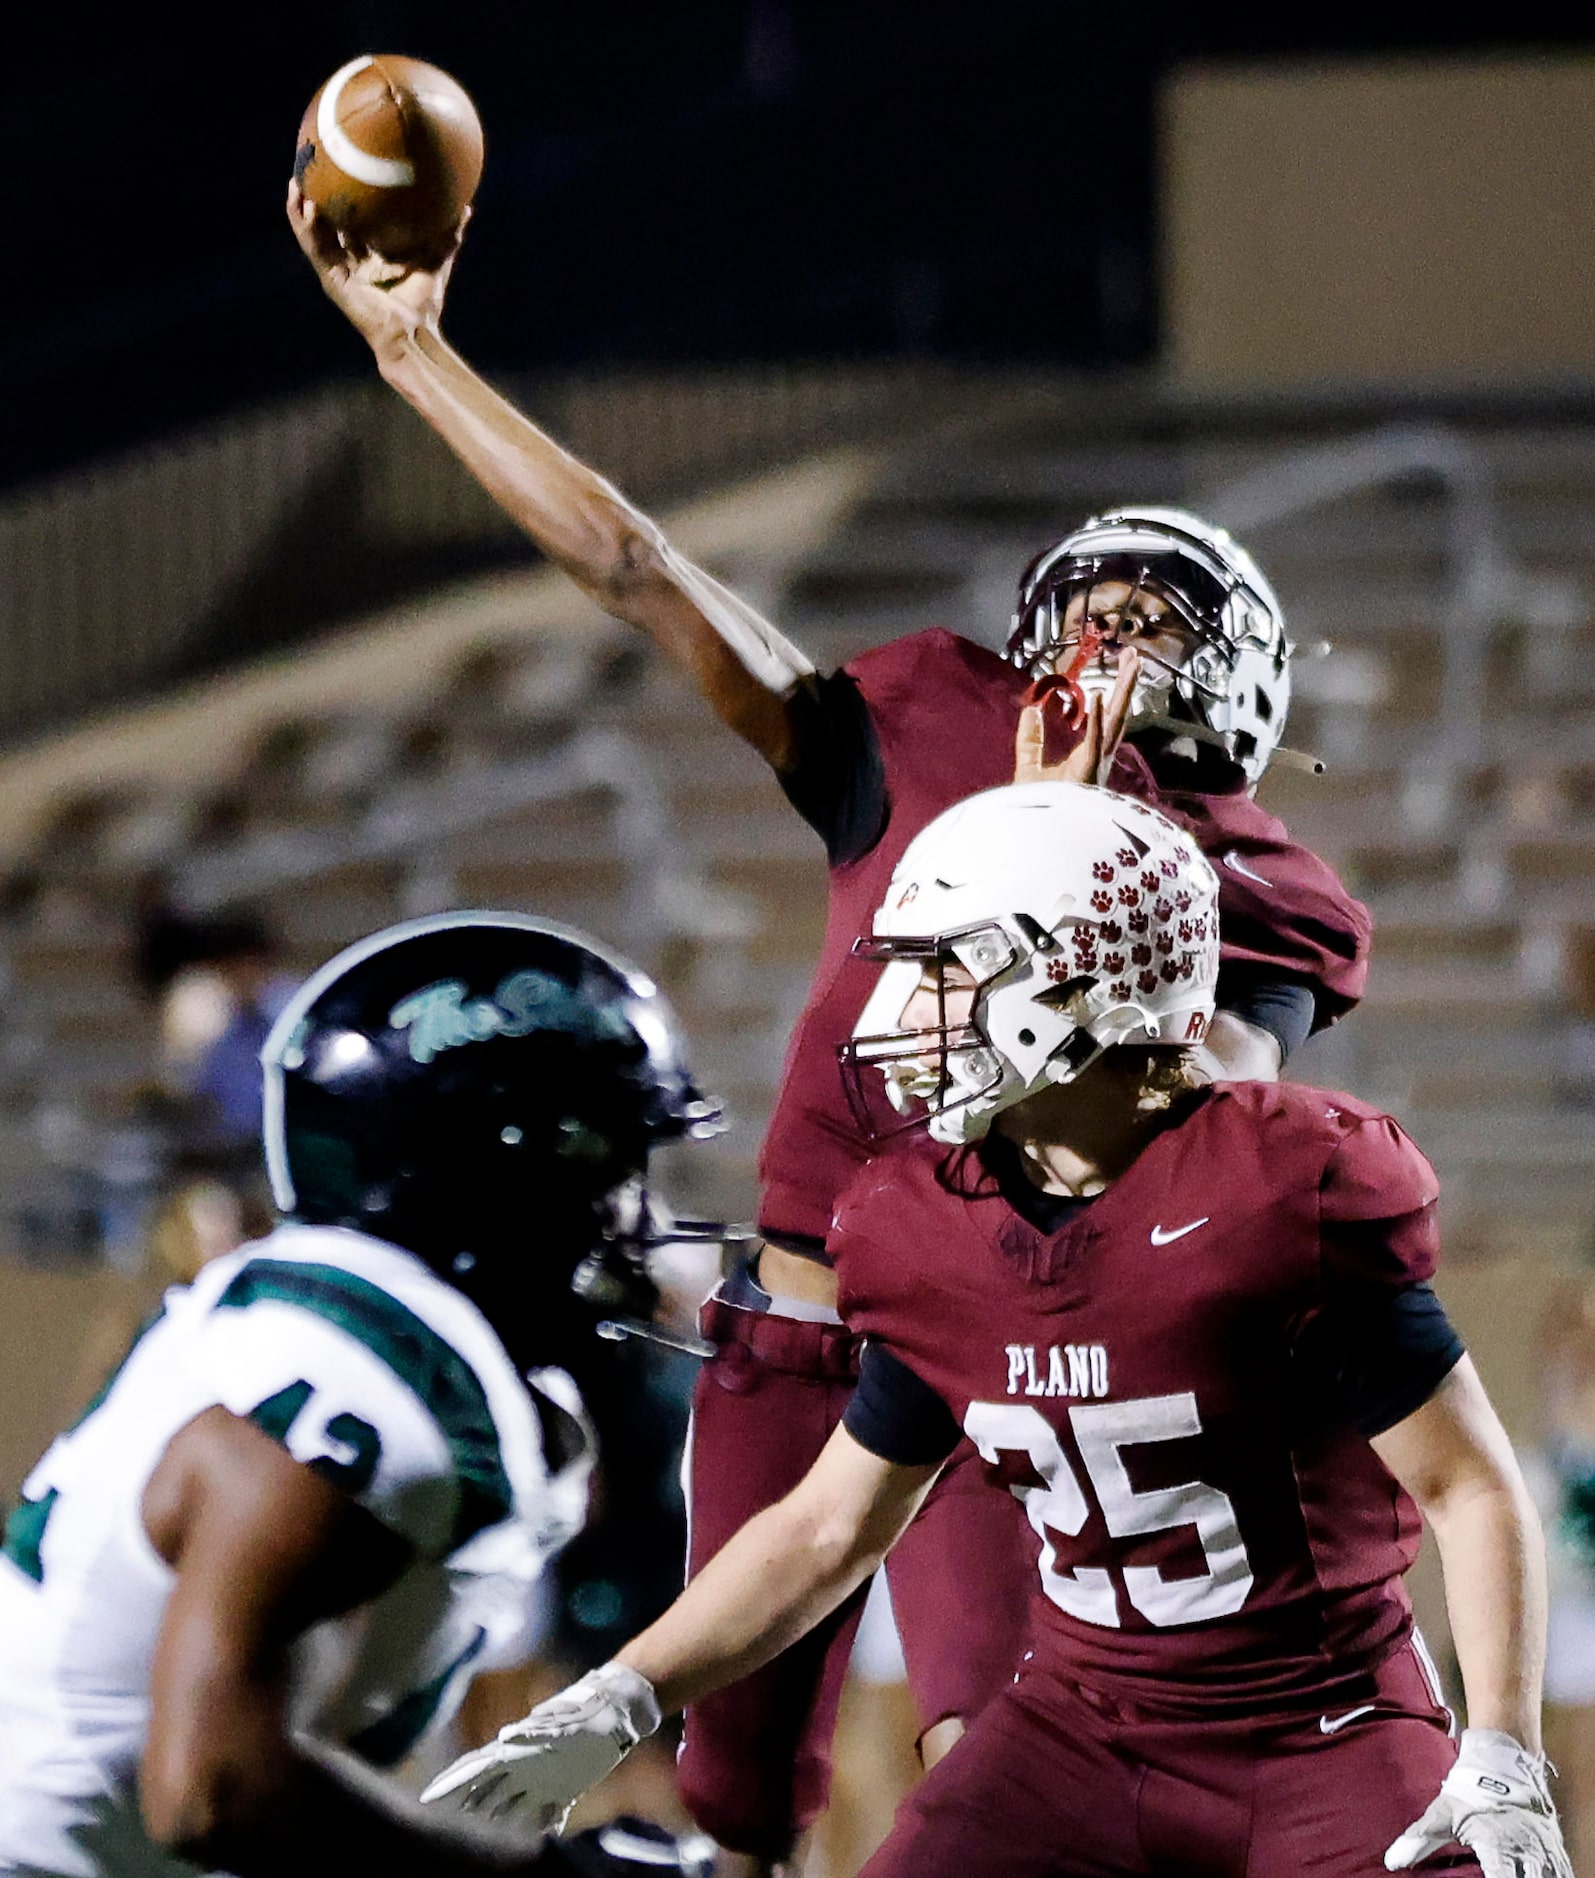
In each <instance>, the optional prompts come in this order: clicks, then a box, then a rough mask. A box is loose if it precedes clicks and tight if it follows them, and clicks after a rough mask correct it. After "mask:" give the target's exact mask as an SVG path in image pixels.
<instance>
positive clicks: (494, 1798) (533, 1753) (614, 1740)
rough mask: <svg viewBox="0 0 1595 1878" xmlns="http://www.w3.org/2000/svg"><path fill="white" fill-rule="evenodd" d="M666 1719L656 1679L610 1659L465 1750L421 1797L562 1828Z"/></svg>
mask: <svg viewBox="0 0 1595 1878" xmlns="http://www.w3.org/2000/svg"><path fill="white" fill-rule="evenodd" d="M658 1726H659V1704H658V1702H657V1701H656V1700H655V1698H654V1692H653V1685H652V1684H651V1683H650V1682H649V1681H648V1680H647V1679H646V1678H645V1677H643V1676H639V1675H638V1674H637V1672H636V1670H634V1669H628V1668H627V1667H626V1665H625V1664H624V1663H605V1664H604V1665H603V1666H602V1667H601V1668H599V1669H594V1670H589V1671H588V1673H587V1674H586V1675H585V1676H583V1677H582V1678H581V1680H580V1681H579V1682H573V1683H572V1684H571V1685H570V1687H569V1688H568V1689H562V1690H560V1692H559V1694H558V1695H551V1696H550V1697H549V1698H548V1700H547V1701H546V1702H539V1703H538V1705H537V1707H536V1708H534V1709H533V1710H532V1712H531V1714H530V1715H527V1716H524V1717H523V1718H522V1719H521V1720H520V1721H518V1722H511V1723H510V1724H509V1726H508V1727H507V1728H501V1729H500V1730H499V1731H498V1738H497V1739H496V1740H494V1741H490V1742H489V1743H488V1744H487V1746H486V1747H485V1748H478V1749H477V1750H476V1751H475V1752H474V1753H472V1754H462V1755H461V1756H460V1758H459V1759H458V1760H457V1761H456V1762H455V1763H454V1765H453V1766H452V1767H446V1768H444V1770H443V1772H442V1773H441V1774H439V1775H438V1777H437V1779H436V1780H434V1781H433V1782H432V1784H431V1785H430V1786H429V1787H428V1788H427V1789H426V1790H425V1792H423V1793H422V1795H421V1799H422V1801H423V1803H425V1804H427V1805H435V1804H436V1803H437V1802H438V1801H440V1800H441V1801H447V1803H448V1804H449V1805H450V1806H451V1807H453V1808H455V1809H456V1810H458V1811H459V1812H462V1813H471V1814H474V1815H475V1816H476V1817H477V1818H479V1819H492V1820H508V1821H511V1822H512V1823H514V1824H515V1825H517V1826H519V1825H524V1826H525V1827H526V1829H527V1830H528V1831H529V1832H546V1831H553V1832H558V1831H559V1830H560V1829H561V1827H563V1825H564V1823H565V1820H566V1817H567V1815H568V1814H569V1812H570V1809H571V1808H572V1807H573V1806H574V1805H575V1804H576V1802H577V1801H578V1800H579V1799H580V1798H581V1796H582V1795H583V1794H584V1793H585V1792H586V1791H587V1789H588V1788H589V1787H595V1786H597V1784H598V1782H599V1781H600V1780H602V1779H603V1778H604V1776H605V1775H606V1774H609V1773H612V1772H613V1771H614V1770H615V1768H617V1767H618V1766H619V1765H620V1763H621V1762H622V1761H623V1760H624V1759H625V1757H626V1756H627V1755H628V1754H629V1753H630V1752H631V1750H632V1749H633V1748H634V1747H635V1746H636V1745H637V1743H638V1742H639V1741H641V1740H642V1739H643V1738H644V1737H645V1736H647V1735H651V1734H652V1733H653V1732H654V1731H655V1729H657V1728H658Z"/></svg>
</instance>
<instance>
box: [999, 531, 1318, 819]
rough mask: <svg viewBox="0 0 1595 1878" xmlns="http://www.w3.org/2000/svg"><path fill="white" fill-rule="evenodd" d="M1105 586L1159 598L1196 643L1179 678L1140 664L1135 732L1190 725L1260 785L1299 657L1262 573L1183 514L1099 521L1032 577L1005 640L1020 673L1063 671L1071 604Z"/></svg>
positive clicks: (1067, 541) (1037, 565) (1058, 547)
mask: <svg viewBox="0 0 1595 1878" xmlns="http://www.w3.org/2000/svg"><path fill="white" fill-rule="evenodd" d="M1108 580H1123V581H1128V582H1130V583H1131V584H1132V585H1133V586H1134V587H1136V588H1138V589H1139V588H1145V589H1148V590H1150V591H1153V592H1155V593H1156V594H1157V595H1159V596H1160V597H1161V598H1162V599H1164V600H1165V601H1166V602H1167V603H1168V605H1169V606H1170V607H1172V608H1173V609H1174V611H1175V612H1176V613H1177V614H1178V616H1179V618H1180V620H1181V621H1182V622H1183V623H1184V624H1185V625H1186V626H1188V627H1189V628H1190V629H1191V630H1192V631H1193V632H1194V633H1195V634H1196V636H1197V644H1196V646H1195V647H1194V649H1193V650H1192V651H1191V653H1190V654H1189V656H1188V657H1187V658H1186V659H1185V660H1184V661H1183V662H1182V664H1180V665H1179V666H1177V667H1176V666H1173V665H1169V664H1167V663H1164V662H1162V661H1159V660H1156V659H1154V658H1146V659H1144V661H1143V667H1142V674H1141V677H1140V679H1139V680H1138V681H1137V684H1136V690H1135V696H1134V699H1133V701H1132V705H1131V714H1130V722H1129V728H1130V729H1131V730H1132V731H1134V730H1136V729H1142V728H1151V727H1159V728H1164V729H1178V728H1181V727H1185V726H1188V725H1190V724H1193V723H1194V725H1195V726H1196V734H1197V735H1198V736H1199V737H1202V738H1203V740H1204V741H1208V742H1213V743H1217V744H1219V745H1220V746H1221V747H1222V748H1223V749H1224V750H1226V751H1227V752H1228V753H1229V755H1230V757H1231V758H1232V759H1233V760H1234V761H1235V762H1236V763H1237V764H1238V765H1239V766H1240V768H1241V769H1242V770H1243V771H1244V772H1245V774H1246V778H1247V781H1248V782H1249V783H1253V784H1255V783H1256V782H1257V780H1258V778H1259V777H1260V776H1261V775H1262V773H1263V771H1264V770H1265V769H1267V767H1268V764H1269V759H1270V758H1271V757H1272V756H1273V754H1274V751H1275V749H1276V747H1277V745H1278V743H1279V739H1280V736H1281V735H1282V733H1283V731H1284V728H1285V717H1286V713H1287V712H1288V711H1289V708H1290V654H1291V646H1290V642H1289V641H1288V640H1287V639H1286V637H1285V619H1284V614H1283V612H1282V610H1281V608H1280V604H1279V599H1278V597H1277V595H1276V594H1275V592H1274V590H1273V588H1272V587H1271V586H1270V585H1269V583H1268V581H1267V579H1266V578H1265V577H1264V575H1263V572H1262V570H1261V569H1260V568H1259V567H1258V565H1257V563H1256V562H1255V561H1254V560H1253V559H1252V557H1251V556H1250V555H1249V554H1248V553H1247V552H1246V550H1245V549H1244V548H1243V547H1241V546H1240V544H1239V543H1238V542H1237V541H1235V540H1233V539H1232V538H1231V536H1230V535H1229V534H1227V533H1226V532H1225V530H1224V529H1222V528H1218V527H1216V526H1215V525H1214V524H1213V523H1211V522H1204V521H1202V520H1201V519H1200V518H1199V517H1198V516H1195V515H1191V514H1188V513H1187V512H1186V511H1185V510H1184V509H1165V508H1119V509H1110V510H1108V511H1107V512H1106V513H1105V514H1102V515H1094V516H1092V518H1091V519H1090V520H1089V521H1088V522H1087V523H1086V524H1085V526H1084V527H1083V528H1079V529H1077V530H1076V531H1075V532H1074V533H1073V534H1071V535H1065V536H1064V538H1063V539H1062V540H1061V541H1059V542H1057V543H1056V544H1055V545H1054V546H1052V547H1050V548H1048V549H1047V550H1046V551H1045V552H1044V553H1042V554H1039V555H1038V556H1037V557H1036V559H1035V560H1034V561H1032V562H1031V564H1030V566H1029V567H1028V568H1026V570H1025V572H1024V575H1023V577H1022V579H1021V581H1020V584H1019V601H1018V606H1017V607H1016V609H1015V612H1014V617H1013V631H1012V633H1011V635H1010V637H1009V640H1008V656H1009V658H1010V659H1011V660H1012V661H1013V663H1014V664H1015V665H1017V666H1019V667H1020V668H1021V669H1023V670H1025V671H1028V672H1030V673H1032V674H1033V675H1034V676H1036V677H1041V676H1043V675H1045V674H1047V673H1050V672H1052V671H1053V670H1054V669H1056V667H1057V666H1058V664H1059V652H1060V650H1061V649H1062V647H1063V646H1064V644H1065V643H1066V641H1065V637H1064V634H1065V614H1066V611H1067V608H1068V604H1069V600H1070V598H1071V596H1072V595H1074V594H1076V593H1078V592H1080V591H1081V590H1082V589H1086V590H1089V588H1090V587H1091V586H1093V585H1094V584H1095V583H1097V582H1099V581H1108ZM1204 733H1205V736H1204Z"/></svg>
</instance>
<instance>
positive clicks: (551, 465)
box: [288, 183, 814, 774]
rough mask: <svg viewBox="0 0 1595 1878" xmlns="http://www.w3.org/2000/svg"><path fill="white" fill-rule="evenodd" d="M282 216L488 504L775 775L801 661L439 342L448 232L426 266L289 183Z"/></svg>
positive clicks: (791, 745) (809, 669) (388, 372)
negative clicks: (682, 681)
mask: <svg viewBox="0 0 1595 1878" xmlns="http://www.w3.org/2000/svg"><path fill="white" fill-rule="evenodd" d="M288 219H289V222H290V224H291V225H292V227H293V231H294V235H295V238H296V239H297V241H298V243H299V245H300V247H301V248H302V249H303V251H304V253H305V255H306V257H307V259H308V260H309V261H310V264H311V266H312V267H314V269H315V270H316V275H317V277H318V279H319V280H320V282H321V285H322V288H323V290H324V291H325V292H326V294H327V297H328V298H329V299H330V300H331V301H332V302H333V304H334V305H335V306H337V307H338V308H339V309H340V310H341V311H342V312H343V314H344V315H345V317H346V318H347V319H348V320H349V321H350V323H351V324H352V325H353V326H354V328H355V329H356V331H357V332H359V334H360V335H361V337H362V338H363V339H364V340H365V341H366V343H367V344H368V345H369V346H370V347H371V350H372V353H373V354H374V356H375V358H376V361H377V367H378V369H379V370H380V372H381V373H382V376H383V377H384V378H385V379H386V380H387V382H388V383H389V384H390V385H391V386H392V387H393V389H394V390H395V391H397V392H398V394H399V395H400V397H402V398H403V399H404V400H405V401H406V403H408V404H409V405H410V406H411V407H412V408H413V409H414V410H415V411H417V412H418V413H419V414H420V415H421V416H422V417H423V418H425V420H426V421H427V423H428V424H430V425H431V427H432V429H433V430H435V431H436V432H437V434H438V436H439V437H441V438H442V439H443V441H444V442H445V443H446V444H447V445H448V446H449V448H450V449H451V450H452V451H453V452H454V454H455V455H456V456H457V457H458V458H459V460H460V462H461V463H462V464H464V466H465V467H466V469H468V470H469V471H470V473H471V474H472V475H473V476H474V477H475V478H476V480H477V481H478V482H479V483H480V484H481V485H482V487H483V488H484V489H485V490H486V491H487V492H488V494H489V495H490V496H492V498H493V500H494V501H495V502H497V503H498V505H499V507H500V508H502V509H503V510H504V512H505V513H506V514H507V515H508V516H510V517H511V519H512V520H513V521H514V522H515V523H516V525H517V526H518V527H520V528H521V529H523V530H524V531H525V533H526V534H527V535H529V536H530V537H531V539H532V540H533V541H534V542H535V543H536V544H537V546H538V547H539V548H540V549H541V550H542V552H543V553H544V554H545V555H547V557H548V558H549V560H551V561H552V562H553V563H554V564H555V566H557V567H559V568H562V569H563V570H564V572H565V573H566V574H568V575H569V576H570V578H571V579H572V580H573V581H574V582H575V583H576V585H577V586H578V587H580V588H581V589H582V591H583V592H584V593H586V594H589V595H590V596H591V597H592V598H593V599H594V600H596V601H597V603H598V604H599V605H600V606H601V607H602V608H603V609H604V611H605V612H606V613H609V614H611V615H613V617H614V618H616V619H619V620H624V621H625V622H626V624H627V625H630V626H635V627H637V628H639V629H640V630H641V631H643V632H646V633H647V634H648V635H649V637H650V638H651V639H653V641H654V642H655V643H656V644H657V645H658V646H659V647H660V649H661V650H662V651H664V652H665V653H666V654H667V655H668V656H669V657H670V658H672V659H674V660H675V661H676V663H677V664H679V665H681V666H682V667H683V668H684V669H685V670H686V671H687V672H688V673H690V674H691V676H692V678H693V680H694V681H695V683H696V684H697V686H698V688H699V690H700V691H701V692H702V693H703V695H704V697H705V698H706V699H707V700H708V701H709V703H710V704H711V705H712V706H713V708H714V710H715V711H716V712H717V713H718V715H719V716H720V717H721V719H722V720H723V721H724V722H725V723H726V724H727V725H729V726H730V728H731V729H732V730H734V731H736V732H737V734H738V735H739V736H741V737H743V738H745V739H746V740H747V741H748V742H749V743H750V744H752V745H753V747H754V749H756V750H757V751H758V752H759V754H760V755H761V756H762V757H763V758H764V759H765V760H766V762H768V763H769V764H770V765H771V766H772V767H773V768H774V769H775V770H776V772H777V773H778V774H782V773H785V772H786V771H788V770H789V769H791V768H792V767H793V766H794V764H795V762H796V760H797V742H798V737H799V731H798V721H799V720H798V719H797V718H796V717H795V716H794V714H793V712H792V711H791V709H790V708H789V707H790V702H791V699H792V696H793V694H794V692H795V691H796V689H797V687H798V686H799V685H800V684H801V682H802V681H803V680H804V679H805V678H808V677H810V676H811V675H812V674H813V671H814V667H813V665H812V664H811V663H810V661H809V660H808V659H807V658H805V657H804V655H803V654H802V653H801V652H800V651H799V650H798V648H797V647H796V646H794V645H793V644H791V642H790V641H789V640H787V639H786V638H784V637H783V636H782V634H781V633H779V632H778V631H777V630H776V629H775V627H774V626H772V625H771V624H770V622H769V621H768V620H766V619H765V618H764V617H763V616H762V615H761V614H760V613H759V611H758V609H757V608H755V607H753V606H750V605H749V604H748V602H747V601H746V600H744V599H742V597H741V596H740V595H738V594H735V593H733V592H732V591H731V589H730V588H729V587H726V586H725V585H723V583H721V582H720V581H718V580H716V579H715V578H714V576H713V575H712V574H708V573H706V572H705V571H704V570H703V569H702V568H701V567H698V566H696V565H695V564H694V563H693V562H691V561H689V560H688V559H687V558H686V556H685V555H683V554H680V553H678V552H677V551H676V549H675V548H673V547H672V546H671V545H670V543H669V541H668V540H666V538H665V535H664V532H663V530H662V529H661V528H660V527H659V525H658V524H657V523H656V522H654V521H653V520H652V519H651V518H650V517H648V516H646V515H644V514H643V513H642V511H641V510H640V509H638V508H637V507H636V506H635V505H634V504H633V503H631V502H629V501H628V500H627V498H626V497H625V496H624V495H622V494H621V492H620V491H619V490H618V489H617V488H616V487H615V486H614V484H613V483H610V482H608V481H606V480H605V478H604V477H602V476H600V475H599V474H598V473H597V471H595V470H593V469H590V468H589V467H588V466H587V465H586V464H585V463H583V462H581V461H580V460H579V459H578V458H577V457H574V456H572V455H571V453H570V452H569V451H568V450H566V449H564V448H563V447H562V446H561V445H560V444H558V443H556V442H555V441H554V439H553V438H552V437H550V436H548V435H547V434H546V433H545V432H544V431H541V430H539V429H538V428H537V426H536V425H535V424H534V423H532V421H531V420H530V419H529V418H528V417H526V416H525V415H524V414H523V413H522V412H521V411H519V410H517V409H516V407H515V406H514V405H513V404H511V403H510V402H509V400H508V399H507V398H504V397H502V396H501V395H500V394H499V393H498V392H496V391H494V390H493V388H492V387H491V386H490V385H488V384H486V383H485V382H484V381H483V380H482V379H481V378H480V377H479V376H478V375H477V373H476V372H474V371H473V370H472V369H471V367H470V366H469V365H467V364H466V362H465V361H464V359H462V358H461V357H460V355H459V354H458V353H457V352H455V351H454V350H453V348H452V347H451V346H449V345H448V343H447V342H446V341H445V340H444V338H443V333H442V316H443V302H444V297H445V295H446V293H447V290H448V282H449V275H450V273H451V272H452V270H453V266H454V261H455V258H456V256H457V255H458V253H459V239H458V237H457V238H456V240H455V242H454V245H453V247H452V248H451V249H450V251H449V253H448V254H447V256H446V257H445V258H444V259H443V260H442V261H441V262H440V263H439V264H438V265H437V266H435V267H429V268H423V267H414V266H411V267H403V266H399V265H396V264H394V263H392V262H389V261H386V260H384V259H383V258H382V256H380V255H376V254H362V253H360V252H358V251H356V250H354V249H351V248H349V247H347V246H345V245H344V243H343V242H342V240H341V239H340V237H339V236H338V235H337V234H336V233H335V231H334V230H333V229H332V227H331V226H330V225H329V224H328V223H327V222H325V221H324V220H321V219H320V218H318V217H317V215H316V211H315V207H314V205H313V204H312V203H310V202H308V201H306V200H305V198H304V197H303V196H302V195H301V193H300V191H299V188H298V186H297V185H296V184H293V183H290V184H289V186H288ZM463 233H464V225H463V224H462V225H461V229H460V234H461V235H463Z"/></svg>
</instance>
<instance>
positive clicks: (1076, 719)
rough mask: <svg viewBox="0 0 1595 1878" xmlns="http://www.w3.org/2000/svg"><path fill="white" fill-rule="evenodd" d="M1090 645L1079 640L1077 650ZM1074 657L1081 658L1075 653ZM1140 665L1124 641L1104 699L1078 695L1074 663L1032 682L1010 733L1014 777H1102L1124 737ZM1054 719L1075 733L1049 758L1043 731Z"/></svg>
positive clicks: (1097, 779) (1023, 779)
mask: <svg viewBox="0 0 1595 1878" xmlns="http://www.w3.org/2000/svg"><path fill="white" fill-rule="evenodd" d="M1089 650H1090V648H1089V647H1087V646H1086V645H1084V643H1083V642H1082V647H1081V655H1085V654H1087V653H1089ZM1076 662H1077V663H1078V662H1080V661H1079V659H1078V658H1077V661H1076ZM1140 669H1141V655H1140V653H1139V652H1137V651H1136V649H1135V648H1134V647H1133V646H1125V647H1124V648H1123V649H1122V650H1121V651H1120V653H1119V663H1118V672H1117V677H1116V679H1115V681H1114V686H1113V690H1112V692H1111V693H1109V695H1108V696H1107V697H1106V698H1104V697H1103V696H1102V695H1101V694H1100V693H1096V694H1094V695H1093V696H1091V697H1089V698H1088V697H1085V696H1083V695H1082V694H1081V692H1080V689H1079V687H1078V685H1076V684H1074V683H1072V682H1071V680H1072V673H1073V666H1071V667H1070V670H1069V672H1067V673H1065V674H1063V675H1062V676H1061V677H1059V678H1058V679H1056V680H1052V679H1043V680H1042V681H1041V683H1040V684H1038V685H1037V686H1036V687H1035V689H1034V691H1033V693H1032V701H1031V702H1030V703H1029V704H1027V705H1026V706H1025V707H1024V709H1023V710H1022V711H1021V712H1020V713H1019V730H1018V733H1017V735H1016V736H1015V738H1014V766H1013V779H1014V781H1015V782H1016V783H1029V782H1076V783H1100V782H1102V781H1104V780H1105V779H1106V777H1107V773H1108V771H1109V770H1110V769H1111V768H1112V767H1113V757H1114V753H1115V751H1117V749H1118V747H1119V743H1120V740H1121V739H1122V738H1123V736H1124V726H1125V724H1126V722H1127V721H1128V719H1129V715H1130V700H1131V698H1132V697H1133V696H1134V693H1135V678H1136V674H1137V672H1139V671H1140ZM1043 687H1045V689H1043ZM1054 719H1061V720H1062V722H1063V724H1064V726H1065V727H1066V728H1068V729H1074V730H1075V731H1076V736H1075V741H1074V744H1073V746H1072V748H1071V749H1070V750H1069V751H1068V752H1067V754H1065V755H1064V756H1061V757H1052V758H1049V757H1048V754H1047V731H1048V728H1049V724H1050V723H1051V721H1052V720H1054Z"/></svg>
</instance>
